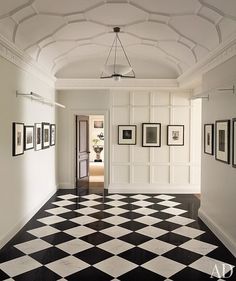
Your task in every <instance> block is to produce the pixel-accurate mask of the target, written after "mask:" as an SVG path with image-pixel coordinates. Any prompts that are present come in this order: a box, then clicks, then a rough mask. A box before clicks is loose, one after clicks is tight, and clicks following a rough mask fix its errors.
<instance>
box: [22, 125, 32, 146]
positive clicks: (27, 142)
mask: <svg viewBox="0 0 236 281" xmlns="http://www.w3.org/2000/svg"><path fill="white" fill-rule="evenodd" d="M33 148H34V126H25V127H24V149H25V150H30V149H33Z"/></svg>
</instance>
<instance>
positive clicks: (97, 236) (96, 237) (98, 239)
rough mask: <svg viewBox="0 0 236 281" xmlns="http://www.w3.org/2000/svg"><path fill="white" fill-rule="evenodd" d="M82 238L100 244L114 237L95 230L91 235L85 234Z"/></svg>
mask: <svg viewBox="0 0 236 281" xmlns="http://www.w3.org/2000/svg"><path fill="white" fill-rule="evenodd" d="M80 239H82V240H84V241H86V242H88V243H90V244H93V245H99V244H102V243H105V242H107V241H109V240H111V239H112V238H111V237H110V236H108V235H105V234H103V233H100V232H95V233H92V234H90V235H86V236H83V237H81V238H80Z"/></svg>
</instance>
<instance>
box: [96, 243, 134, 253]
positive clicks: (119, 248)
mask: <svg viewBox="0 0 236 281" xmlns="http://www.w3.org/2000/svg"><path fill="white" fill-rule="evenodd" d="M97 247H98V248H100V249H103V250H105V251H107V252H109V253H112V254H113V255H118V254H120V253H122V252H124V251H127V250H129V249H131V248H134V245H132V244H130V243H127V242H124V241H121V240H119V239H113V240H111V241H108V242H105V243H102V244H100V245H98V246H97Z"/></svg>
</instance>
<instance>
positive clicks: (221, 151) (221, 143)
mask: <svg viewBox="0 0 236 281" xmlns="http://www.w3.org/2000/svg"><path fill="white" fill-rule="evenodd" d="M215 139H216V143H215V159H216V160H218V161H221V162H224V163H227V164H229V163H230V120H219V121H216V124H215Z"/></svg>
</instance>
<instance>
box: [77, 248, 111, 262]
mask: <svg viewBox="0 0 236 281" xmlns="http://www.w3.org/2000/svg"><path fill="white" fill-rule="evenodd" d="M75 257H77V258H79V259H81V260H83V261H84V262H87V263H89V264H91V265H93V264H95V263H98V262H100V261H103V260H105V259H108V258H110V257H112V254H111V253H108V252H107V251H104V250H102V249H99V248H97V247H93V248H90V249H88V250H85V251H83V252H80V253H78V254H76V255H75Z"/></svg>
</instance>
